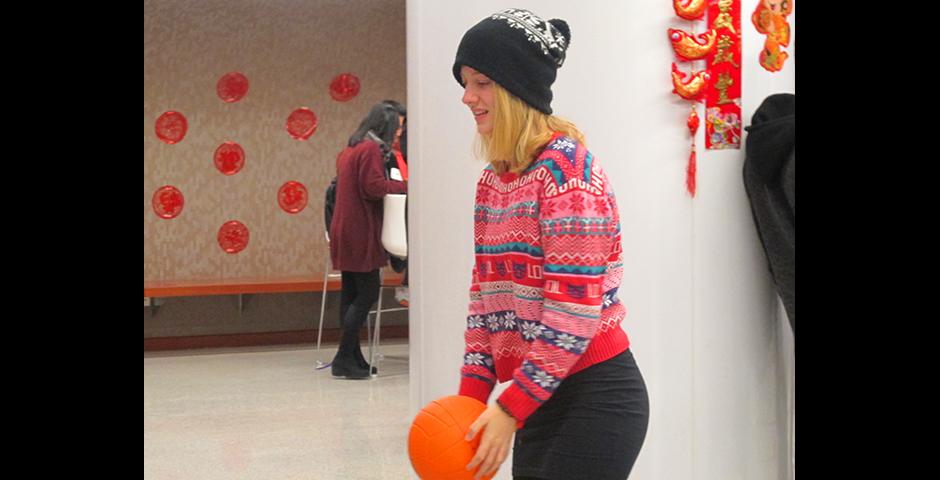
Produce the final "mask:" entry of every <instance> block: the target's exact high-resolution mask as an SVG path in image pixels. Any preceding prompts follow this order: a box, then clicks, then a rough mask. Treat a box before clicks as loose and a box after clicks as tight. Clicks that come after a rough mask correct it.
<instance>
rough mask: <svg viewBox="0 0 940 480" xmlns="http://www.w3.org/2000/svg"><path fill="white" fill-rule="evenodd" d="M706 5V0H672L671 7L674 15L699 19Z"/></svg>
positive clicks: (687, 18)
mask: <svg viewBox="0 0 940 480" xmlns="http://www.w3.org/2000/svg"><path fill="white" fill-rule="evenodd" d="M683 3H684V4H685V5H683ZM707 7H708V0H672V8H673V9H675V11H676V15H678V16H680V17H682V18H684V19H686V20H699V19H701V18H702V15H704V14H705V9H706V8H707Z"/></svg>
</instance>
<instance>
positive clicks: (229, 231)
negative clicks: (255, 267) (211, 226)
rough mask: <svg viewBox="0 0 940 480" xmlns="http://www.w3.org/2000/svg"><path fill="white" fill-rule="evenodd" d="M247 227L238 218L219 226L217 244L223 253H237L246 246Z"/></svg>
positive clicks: (248, 235)
mask: <svg viewBox="0 0 940 480" xmlns="http://www.w3.org/2000/svg"><path fill="white" fill-rule="evenodd" d="M249 237H250V234H249V232H248V227H246V226H245V224H243V223H242V222H239V221H238V220H232V221H230V222H226V223H225V224H223V225H222V227H221V228H219V235H218V237H217V238H218V241H219V246H220V247H222V250H223V251H225V253H238V252H241V251H242V250H244V249H245V247H247V246H248V238H249Z"/></svg>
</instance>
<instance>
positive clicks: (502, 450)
mask: <svg viewBox="0 0 940 480" xmlns="http://www.w3.org/2000/svg"><path fill="white" fill-rule="evenodd" d="M480 431H482V432H483V438H482V439H481V440H480V447H479V448H477V453H476V455H474V456H473V460H471V461H470V463H469V464H467V470H470V471H473V469H474V468H476V466H477V465H480V469H479V470H478V471H477V474H476V475H475V476H474V477H473V478H474V479H476V480H479V479H480V478H482V477H483V476H484V475H489V474H491V473H495V472H496V471H497V470H499V466H500V465H502V464H503V462H504V461H506V457H508V456H509V447H510V442H512V436H513V434H514V433H516V419H515V418H512V416H510V415H509V414H507V413H506V412H504V411H503V409H502V408H500V406H499V405H497V404H496V403H493V404H492V405H490V406H489V407H487V409H486V410H484V411H483V413H481V414H480V416H479V417H477V419H476V421H475V422H473V424H472V425H470V431H469V432H468V433H467V436H466V440H467V441H472V440H473V439H474V438H476V436H477V434H479V433H480ZM481 463H482V465H481Z"/></svg>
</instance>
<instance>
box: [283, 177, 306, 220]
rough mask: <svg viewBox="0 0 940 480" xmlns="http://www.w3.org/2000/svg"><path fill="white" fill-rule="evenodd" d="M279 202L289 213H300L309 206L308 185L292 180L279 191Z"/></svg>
mask: <svg viewBox="0 0 940 480" xmlns="http://www.w3.org/2000/svg"><path fill="white" fill-rule="evenodd" d="M277 204H278V205H280V206H281V210H284V211H285V212H287V213H298V212H300V211H301V210H303V209H304V207H306V206H307V187H305V186H304V184H302V183H300V182H295V181H290V182H287V183H285V184H284V185H282V186H281V188H280V189H279V190H278V191H277Z"/></svg>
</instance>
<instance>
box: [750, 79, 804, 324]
mask: <svg viewBox="0 0 940 480" xmlns="http://www.w3.org/2000/svg"><path fill="white" fill-rule="evenodd" d="M745 130H746V131H747V132H748V136H747V139H746V140H745V154H746V158H745V161H744V188H745V190H746V191H747V196H748V199H749V200H750V202H751V212H752V213H753V215H754V223H755V225H756V226H757V233H758V235H759V236H760V240H761V244H762V245H763V247H764V252H765V253H766V254H767V262H768V266H769V268H770V272H771V275H772V276H773V279H774V284H775V286H776V289H777V293H778V294H779V295H780V298H781V299H782V300H783V305H784V308H786V311H787V317H788V318H789V320H790V327H791V328H792V329H793V334H794V338H795V336H796V312H795V304H796V291H795V286H796V264H795V249H796V236H795V233H796V232H795V225H796V188H795V187H796V183H795V180H796V179H795V177H796V138H795V132H796V95H793V94H789V93H780V94H775V95H771V96H769V97H767V98H766V99H764V101H763V103H761V105H760V107H758V108H757V111H756V112H754V117H753V118H752V119H751V125H750V126H748V127H747V128H745Z"/></svg>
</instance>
